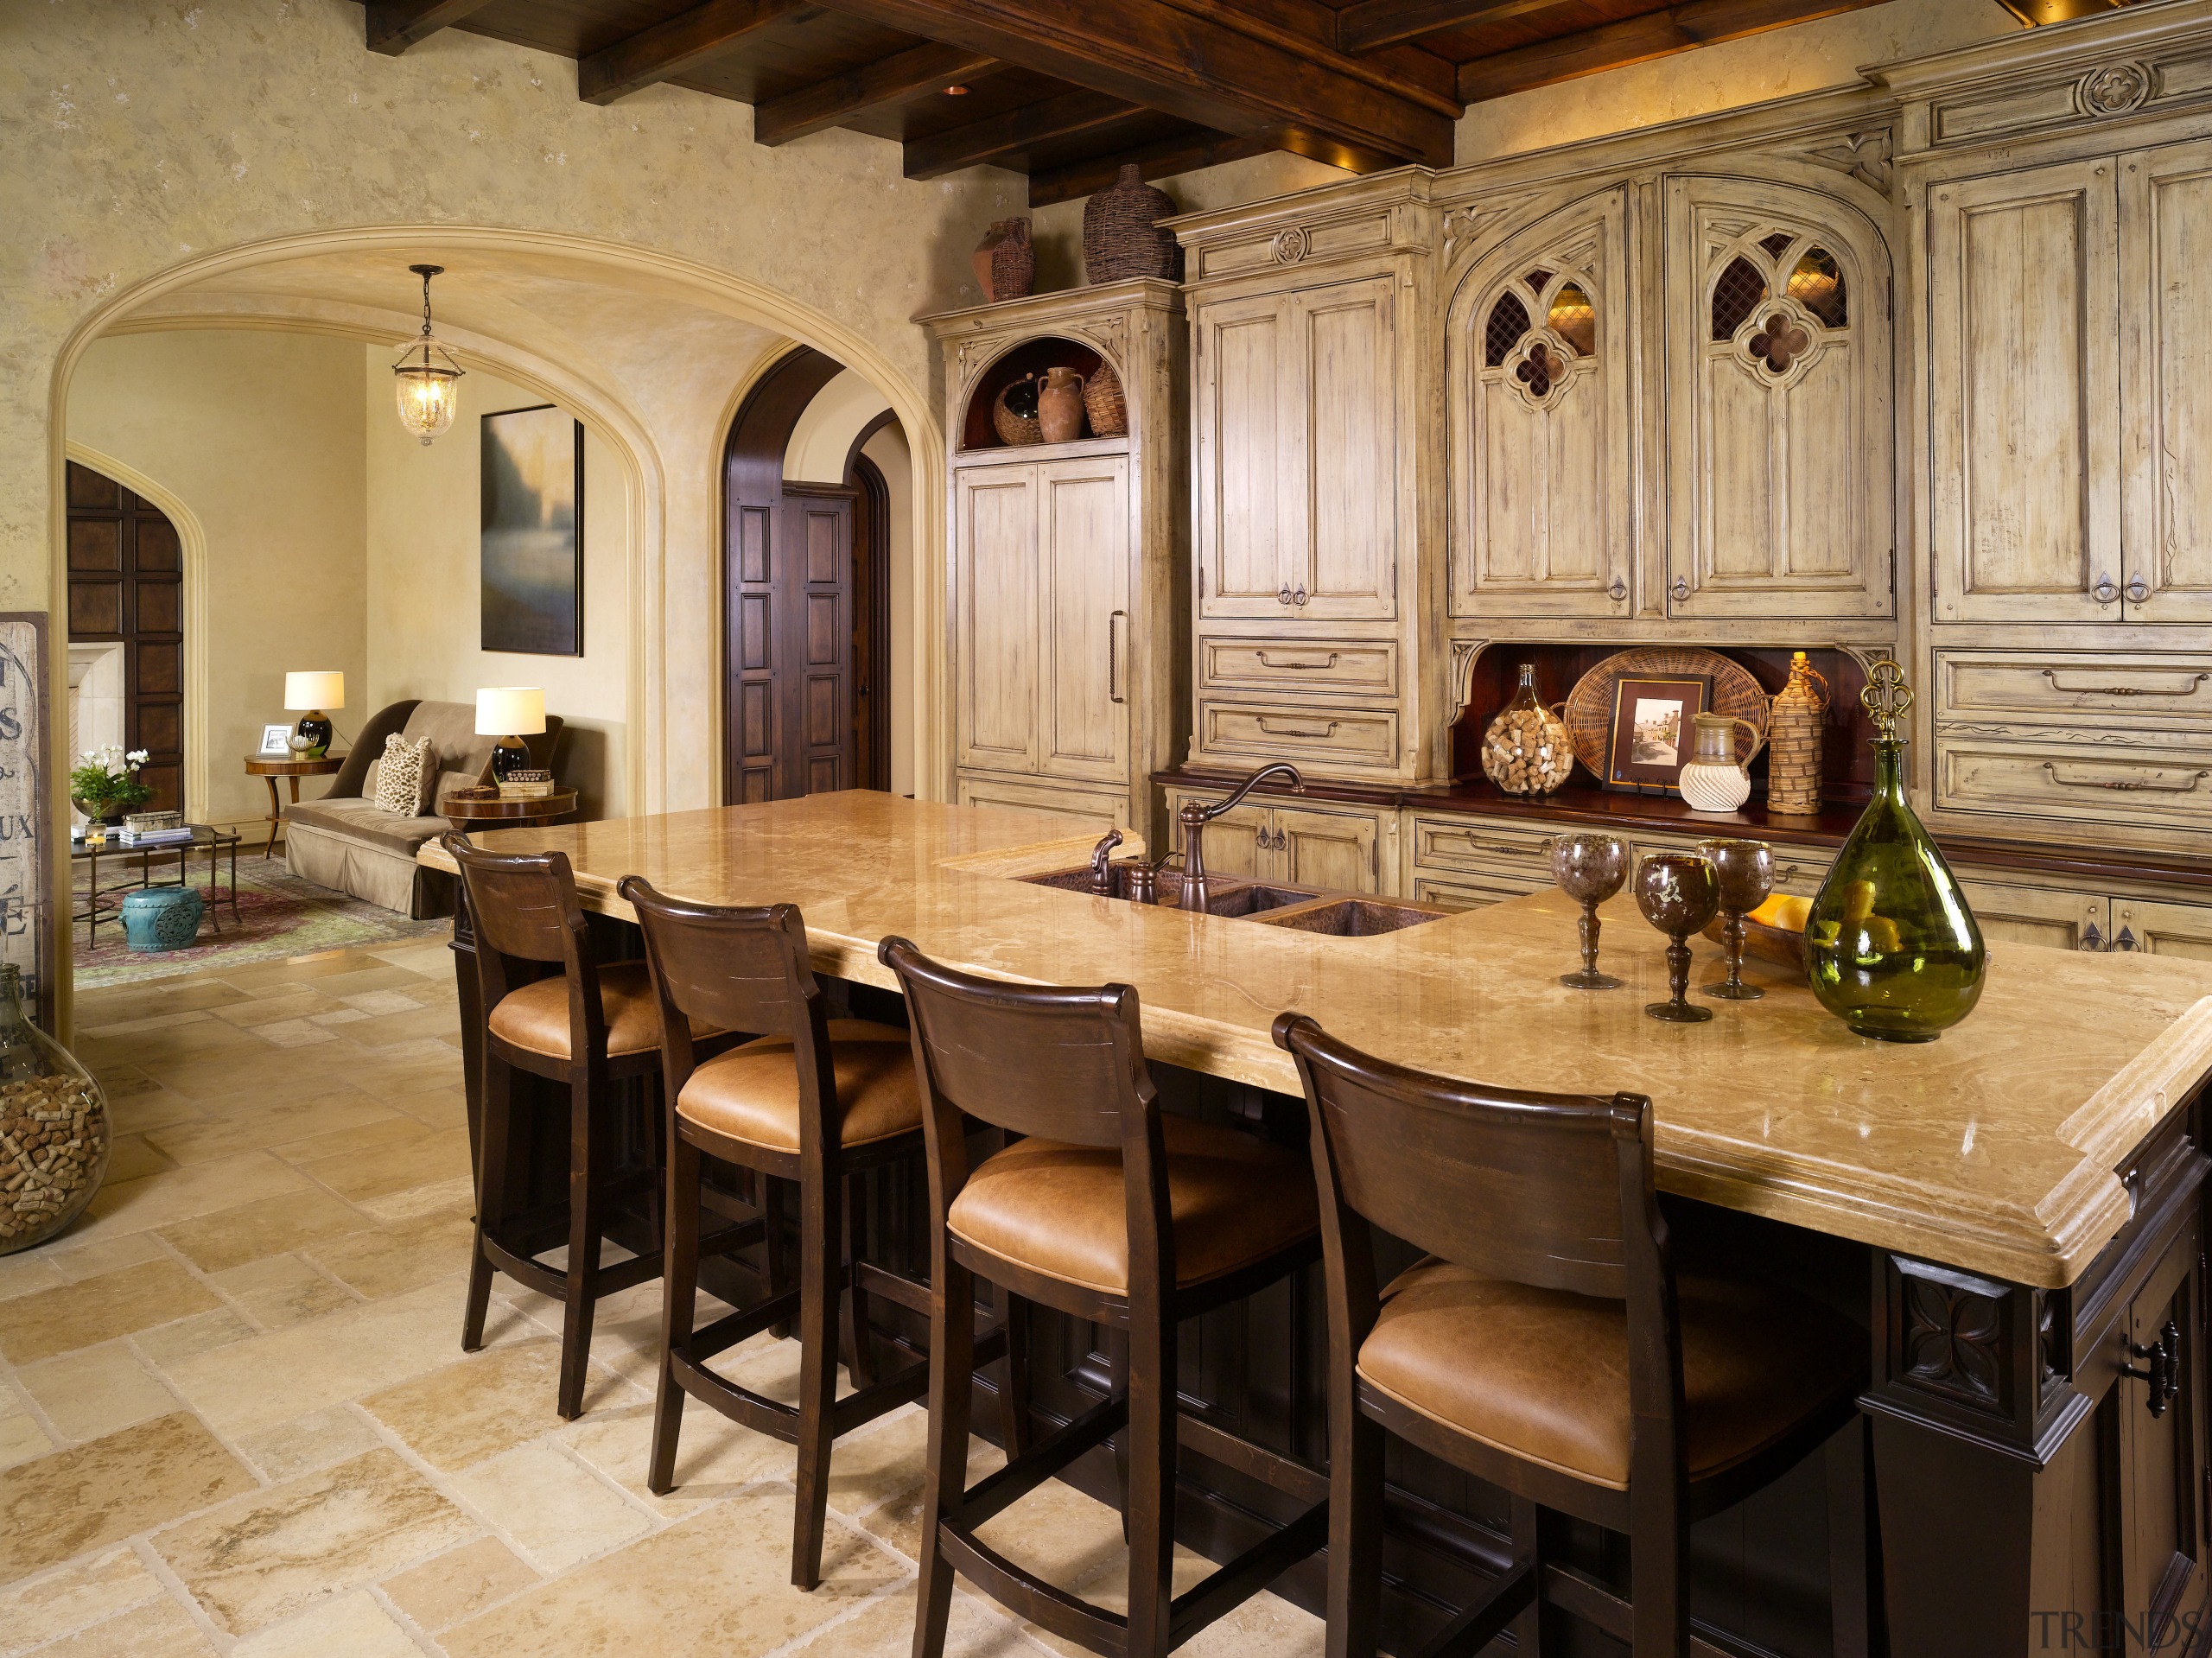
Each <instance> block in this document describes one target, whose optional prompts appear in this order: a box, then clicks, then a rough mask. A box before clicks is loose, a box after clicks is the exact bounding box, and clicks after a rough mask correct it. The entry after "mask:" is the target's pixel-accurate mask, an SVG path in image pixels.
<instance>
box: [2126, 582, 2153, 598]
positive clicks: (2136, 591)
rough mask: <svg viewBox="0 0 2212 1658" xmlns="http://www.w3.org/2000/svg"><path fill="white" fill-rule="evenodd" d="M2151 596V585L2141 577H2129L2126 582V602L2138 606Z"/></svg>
mask: <svg viewBox="0 0 2212 1658" xmlns="http://www.w3.org/2000/svg"><path fill="white" fill-rule="evenodd" d="M2150 596H2151V584H2150V583H2149V582H2148V581H2145V580H2144V579H2143V578H2142V577H2141V576H2139V575H2137V576H2131V577H2129V578H2128V582H2127V602H2128V603H2129V604H2131V605H2139V604H2141V603H2142V602H2143V601H2144V600H2146V599H2148V598H2149V597H2150Z"/></svg>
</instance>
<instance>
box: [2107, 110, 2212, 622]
mask: <svg viewBox="0 0 2212 1658" xmlns="http://www.w3.org/2000/svg"><path fill="white" fill-rule="evenodd" d="M2120 338H2121V340H2122V341H2123V348H2122V350H2121V352H2120V393H2121V399H2120V401H2121V408H2122V410H2123V411H2124V412H2123V415H2122V419H2123V420H2124V421H2125V422H2126V430H2125V432H2124V434H2123V441H2124V446H2125V447H2124V448H2123V450H2122V461H2123V464H2124V466H2125V467H2126V484H2125V486H2124V491H2123V496H2122V504H2121V511H2122V512H2123V513H2124V515H2125V520H2124V522H2125V530H2124V535H2123V537H2122V538H2123V541H2124V542H2125V550H2124V552H2123V554H2122V556H2121V561H2120V563H2121V575H2120V587H2121V589H2122V593H2121V607H2122V608H2123V609H2124V610H2125V611H2126V616H2127V619H2128V620H2129V621H2132V622H2196V623H2203V622H2212V464H2209V463H2212V143H2190V144H2177V145H2173V146H2171V148H2167V149H2153V150H2145V151H2142V152H2139V153H2138V154H2135V155H2132V156H2122V157H2121V158H2120Z"/></svg>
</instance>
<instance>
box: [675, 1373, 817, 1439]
mask: <svg viewBox="0 0 2212 1658" xmlns="http://www.w3.org/2000/svg"><path fill="white" fill-rule="evenodd" d="M668 1368H669V1371H670V1373H671V1375H674V1376H675V1378H676V1380H677V1385H678V1386H680V1387H681V1388H683V1391H684V1392H685V1393H687V1394H690V1395H691V1397H692V1398H694V1399H696V1400H697V1401H699V1402H700V1403H701V1404H702V1405H705V1406H708V1407H710V1408H711V1409H714V1410H715V1411H719V1412H720V1413H721V1414H722V1415H724V1416H727V1417H728V1418H729V1420H731V1421H733V1422H735V1423H736V1424H737V1425H738V1426H741V1427H749V1428H751V1429H752V1430H753V1432H755V1433H766V1434H767V1435H768V1436H770V1437H771V1438H772V1439H781V1440H783V1441H784V1442H785V1443H786V1444H796V1443H797V1442H798V1409H797V1407H794V1406H791V1405H784V1404H779V1403H778V1402H777V1401H774V1400H772V1399H766V1398H763V1397H762V1396H761V1395H760V1394H757V1393H754V1392H753V1389H752V1388H741V1387H740V1386H738V1384H737V1383H736V1382H732V1381H731V1380H730V1379H729V1378H728V1376H720V1375H715V1373H714V1372H713V1371H712V1370H709V1369H708V1368H707V1367H706V1366H705V1365H703V1364H701V1363H698V1362H697V1361H696V1360H695V1359H692V1358H690V1357H689V1356H686V1355H684V1354H682V1353H671V1354H670V1355H669V1356H668Z"/></svg>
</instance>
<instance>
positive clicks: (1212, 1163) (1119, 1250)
mask: <svg viewBox="0 0 2212 1658" xmlns="http://www.w3.org/2000/svg"><path fill="white" fill-rule="evenodd" d="M1160 1122H1161V1128H1162V1130H1163V1132H1164V1134H1165V1137H1166V1142H1167V1203H1168V1209H1169V1210H1170V1212H1171V1214H1172V1215H1173V1218H1174V1227H1175V1277H1176V1281H1177V1282H1178V1283H1179V1284H1182V1285H1186V1286H1187V1285H1192V1284H1203V1283H1205V1281H1206V1280H1209V1279H1213V1278H1218V1277H1220V1276H1221V1275H1222V1274H1224V1273H1230V1272H1234V1271H1236V1269H1237V1268H1238V1267H1244V1266H1249V1264H1251V1263H1252V1262H1254V1261H1258V1260H1261V1259H1262V1258H1263V1257H1264V1256H1267V1255H1272V1254H1273V1253H1274V1251H1276V1250H1277V1249H1280V1248H1283V1247H1284V1246H1285V1245H1287V1244H1291V1243H1295V1242H1297V1241H1298V1240H1299V1239H1300V1238H1303V1237H1306V1236H1311V1235H1312V1234H1313V1231H1314V1230H1315V1229H1316V1227H1317V1225H1318V1221H1317V1218H1316V1216H1317V1213H1318V1210H1317V1207H1316V1204H1315V1199H1314V1196H1313V1170H1312V1168H1311V1167H1310V1166H1308V1165H1307V1163H1306V1159H1304V1158H1303V1157H1301V1156H1300V1155H1299V1154H1298V1153H1294V1152H1287V1151H1285V1150H1284V1149H1282V1147H1279V1146H1273V1145H1270V1144H1268V1142H1267V1141H1266V1140H1260V1139H1258V1138H1256V1137H1255V1136H1254V1135H1251V1134H1239V1133H1238V1132H1236V1130H1235V1129H1233V1128H1214V1127H1212V1126H1211V1125H1210V1124H1207V1123H1202V1122H1194V1121H1192V1120H1191V1119H1190V1118H1188V1117H1179V1116H1174V1115H1164V1116H1162V1118H1161V1119H1160ZM948 1219H949V1221H950V1225H951V1228H952V1231H953V1234H954V1236H957V1237H959V1238H962V1239H963V1240H965V1241H966V1242H969V1243H970V1244H972V1245H974V1246H975V1247H976V1248H978V1249H982V1250H986V1251H988V1253H990V1254H992V1255H997V1256H999V1257H1000V1258H1001V1259H1002V1260H1005V1261H1012V1262H1014V1264H1015V1265H1017V1266H1021V1267H1028V1268H1029V1270H1030V1271H1032V1272H1036V1273H1042V1274H1045V1275H1046V1277H1048V1278H1057V1279H1059V1280H1063V1281H1064V1282H1066V1283H1070V1284H1080V1285H1083V1286H1084V1287H1086V1288H1088V1289H1094V1290H1101V1291H1103V1292H1105V1293H1107V1294H1109V1295H1126V1294H1128V1289H1129V1234H1128V1198H1127V1197H1126V1196H1125V1195H1124V1190H1123V1185H1122V1154H1121V1153H1120V1152H1118V1151H1112V1150H1098V1149H1094V1148H1092V1147H1085V1146H1070V1145H1067V1144H1065V1142H1063V1141H1060V1140H1020V1141H1017V1142H1016V1143H1015V1144H1014V1145H1012V1146H1009V1147H1007V1148H1006V1150H1004V1151H1002V1152H1000V1153H997V1154H995V1156H992V1157H988V1158H986V1159H984V1160H983V1162H982V1165H981V1166H978V1167H977V1168H976V1172H974V1173H973V1174H971V1175H970V1176H969V1178H968V1184H967V1185H965V1186H963V1187H962V1188H961V1191H960V1195H959V1196H958V1197H955V1198H954V1199H953V1200H952V1209H951V1212H950V1216H949V1217H948Z"/></svg>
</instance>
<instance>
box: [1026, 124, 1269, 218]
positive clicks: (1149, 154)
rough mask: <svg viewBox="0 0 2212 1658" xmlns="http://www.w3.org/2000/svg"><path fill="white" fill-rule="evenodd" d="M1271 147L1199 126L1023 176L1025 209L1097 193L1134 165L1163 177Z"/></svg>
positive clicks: (1259, 138)
mask: <svg viewBox="0 0 2212 1658" xmlns="http://www.w3.org/2000/svg"><path fill="white" fill-rule="evenodd" d="M1274 147H1275V137H1274V134H1272V133H1265V132H1258V133H1228V132H1214V131H1211V130H1209V129H1206V128H1204V127H1196V128H1192V130H1190V131H1188V132H1187V133H1185V134H1183V135H1181V136H1179V137H1171V138H1163V139H1161V140H1160V141H1159V142H1157V143H1149V144H1143V145H1140V146H1139V147H1137V148H1136V149H1122V150H1116V151H1114V152H1113V153H1112V154H1110V155H1105V156H1095V157H1093V158H1092V159H1090V160H1089V161H1082V162H1071V163H1070V164H1069V165H1067V166H1065V167H1056V168H1051V169H1049V170H1047V171H1045V172H1034V173H1032V174H1030V175H1029V205H1030V206H1032V207H1049V206H1052V203H1054V202H1056V201H1074V200H1078V199H1079V198H1081V197H1084V196H1087V195H1094V194H1096V193H1097V192H1099V191H1101V190H1103V189H1104V188H1105V187H1107V186H1108V185H1109V184H1111V183H1113V182H1114V181H1115V180H1116V178H1117V177H1119V176H1120V175H1121V171H1122V168H1123V167H1125V166H1132V165H1133V166H1135V168H1137V170H1138V171H1140V172H1141V173H1142V174H1143V175H1144V176H1145V177H1146V178H1147V179H1164V178H1169V177H1172V176H1173V175H1175V174H1178V173H1188V172H1192V171H1194V170H1195V169H1197V168H1201V167H1218V166H1220V165H1221V164H1222V163H1223V162H1241V161H1243V160H1245V159H1246V158H1248V157H1249V156H1264V155H1266V154H1267V153H1268V151H1269V150H1270V149H1274Z"/></svg>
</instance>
